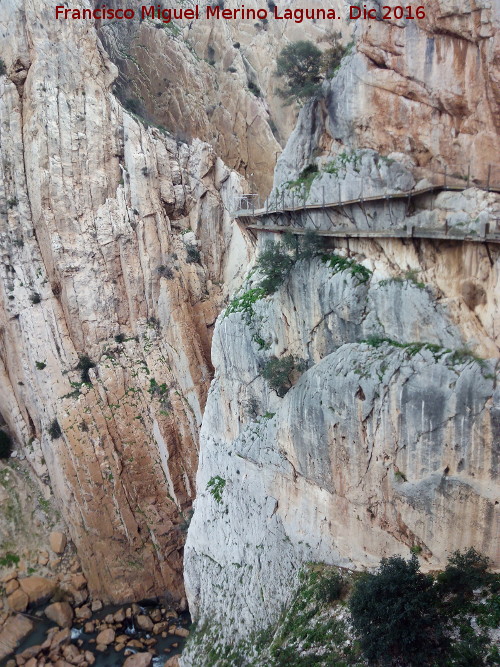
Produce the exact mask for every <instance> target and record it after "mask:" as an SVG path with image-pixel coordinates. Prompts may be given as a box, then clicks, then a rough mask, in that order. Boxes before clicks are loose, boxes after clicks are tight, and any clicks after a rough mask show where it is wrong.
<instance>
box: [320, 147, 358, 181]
mask: <svg viewBox="0 0 500 667" xmlns="http://www.w3.org/2000/svg"><path fill="white" fill-rule="evenodd" d="M360 162H361V155H360V154H359V153H357V152H356V151H352V152H348V151H342V153H339V155H337V157H336V158H335V159H333V160H331V161H330V162H328V163H327V164H326V165H325V166H324V168H323V171H324V172H326V173H327V174H333V175H334V176H338V175H339V173H340V172H341V171H345V170H346V168H347V165H348V164H351V165H352V167H353V169H354V171H356V172H359V164H360Z"/></svg>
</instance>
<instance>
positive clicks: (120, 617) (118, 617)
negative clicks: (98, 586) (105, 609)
mask: <svg viewBox="0 0 500 667" xmlns="http://www.w3.org/2000/svg"><path fill="white" fill-rule="evenodd" d="M113 620H114V622H115V623H123V621H124V620H125V610H124V609H118V611H117V612H115V613H114V614H113Z"/></svg>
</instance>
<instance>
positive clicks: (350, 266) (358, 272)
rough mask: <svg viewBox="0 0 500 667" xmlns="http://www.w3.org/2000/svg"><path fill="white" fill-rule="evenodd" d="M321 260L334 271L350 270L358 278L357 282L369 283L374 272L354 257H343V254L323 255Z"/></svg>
mask: <svg viewBox="0 0 500 667" xmlns="http://www.w3.org/2000/svg"><path fill="white" fill-rule="evenodd" d="M321 261H322V262H323V263H324V264H326V265H327V266H329V267H330V268H331V269H333V272H334V273H339V272H341V271H348V272H349V273H350V274H351V276H352V277H353V278H355V279H356V280H357V284H358V285H360V284H361V283H367V282H368V281H369V280H370V277H371V275H372V272H371V271H370V269H367V268H366V266H363V265H362V264H358V263H357V262H355V261H354V260H353V259H349V258H348V257H342V256H341V255H335V254H332V255H323V256H322V257H321Z"/></svg>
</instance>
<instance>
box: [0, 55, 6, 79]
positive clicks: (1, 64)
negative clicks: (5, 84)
mask: <svg viewBox="0 0 500 667" xmlns="http://www.w3.org/2000/svg"><path fill="white" fill-rule="evenodd" d="M6 72H7V68H6V66H5V63H4V61H3V60H2V59H1V58H0V76H3V75H4V74H5V73H6Z"/></svg>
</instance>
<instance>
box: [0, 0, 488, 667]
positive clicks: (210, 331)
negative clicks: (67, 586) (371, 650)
mask: <svg viewBox="0 0 500 667" xmlns="http://www.w3.org/2000/svg"><path fill="white" fill-rule="evenodd" d="M73 5H74V6H78V7H90V6H91V3H90V2H86V1H81V2H78V3H73ZM428 5H429V6H428V11H427V17H426V19H425V20H422V21H421V22H416V21H413V22H411V21H407V22H404V21H392V22H389V23H384V22H381V21H374V22H365V23H361V22H359V23H358V24H357V25H356V27H355V31H354V39H355V46H354V48H353V49H352V51H351V52H350V53H349V54H348V55H346V57H345V59H344V60H343V63H342V66H341V68H340V70H339V72H338V73H337V75H336V77H335V78H334V79H333V80H332V81H328V82H325V83H324V85H323V92H322V95H321V96H320V97H319V98H318V100H316V101H314V102H312V103H310V104H308V105H306V107H305V108H304V109H303V111H302V112H301V114H300V116H299V118H298V122H297V125H296V129H295V130H294V132H293V134H292V136H291V137H290V140H289V141H288V143H287V146H286V148H285V150H284V151H283V154H282V156H281V158H280V159H279V161H278V165H277V169H276V172H275V175H274V192H276V191H279V192H281V191H283V189H287V188H285V183H286V182H288V181H294V180H297V179H299V178H300V174H301V172H302V170H303V169H304V168H305V167H307V166H308V165H310V164H313V165H316V166H317V168H318V177H317V179H315V182H314V183H313V186H312V191H313V192H314V188H317V192H320V189H319V188H322V187H328V188H332V189H336V187H337V186H338V184H339V183H340V185H341V188H345V191H346V192H354V191H355V190H356V188H357V187H358V185H359V180H360V175H361V177H362V178H363V179H365V180H366V181H370V182H371V183H372V185H373V187H374V188H377V187H379V186H380V187H385V185H387V184H390V185H391V186H392V185H394V184H395V185H396V186H397V187H398V188H400V189H402V190H404V189H405V188H406V189H407V188H408V187H412V185H413V184H414V183H416V182H417V181H418V180H419V179H425V178H426V177H428V176H429V175H431V174H433V173H435V172H442V171H443V169H444V168H445V167H446V169H447V170H448V173H452V172H457V173H459V174H461V175H464V174H466V173H467V171H468V169H469V167H470V169H471V173H472V177H473V179H474V178H476V179H478V180H479V181H481V182H483V181H484V180H485V179H486V178H487V170H488V164H490V163H493V165H494V162H495V160H496V159H497V158H496V156H497V155H498V154H499V151H498V149H499V138H498V130H499V114H498V109H499V101H500V77H499V67H498V65H499V57H500V56H499V48H500V47H499V36H498V35H499V32H498V24H499V20H500V18H499V15H498V8H497V6H496V5H491V4H490V3H487V2H469V1H468V0H460V1H459V2H449V1H448V0H440V1H438V0H435V1H434V2H429V3H428ZM228 6H229V5H228ZM231 6H233V5H231ZM234 6H235V5H234ZM248 6H251V5H248ZM332 6H336V5H333V4H332ZM2 12H3V13H2V18H1V23H0V41H1V57H2V60H3V61H4V62H5V66H6V72H5V74H3V75H0V170H1V171H0V241H1V245H2V261H1V270H2V281H1V286H0V320H1V321H0V332H1V346H0V352H1V364H0V373H1V383H0V414H1V416H2V424H3V422H5V424H6V429H7V430H8V432H9V433H10V434H11V435H12V437H13V441H14V448H15V451H16V459H15V460H14V463H16V465H18V466H19V467H18V469H16V470H14V472H12V467H11V466H12V465H14V464H13V463H12V461H10V462H9V463H8V464H2V467H1V470H0V473H1V474H0V481H2V485H1V489H0V490H1V494H0V505H1V506H2V507H3V508H5V507H7V506H8V507H12V508H14V509H12V510H9V511H6V512H5V513H4V514H3V516H2V519H1V527H2V538H3V539H4V540H5V541H4V544H6V545H7V547H8V548H10V546H11V545H12V544H15V543H16V539H17V540H18V545H19V546H22V547H23V548H24V547H26V549H28V551H29V552H30V551H33V552H35V551H36V549H37V548H38V547H39V545H40V542H41V541H42V542H43V540H44V535H45V533H44V530H45V529H44V526H45V525H47V526H48V525H49V524H50V525H51V526H52V525H56V526H57V527H59V528H61V529H65V530H66V529H67V530H68V531H69V535H70V537H71V539H72V541H73V542H74V544H75V546H76V549H77V552H78V555H79V557H80V559H81V561H82V565H83V569H84V572H85V575H86V577H87V579H88V582H89V588H90V589H91V591H92V592H93V593H94V594H98V595H100V596H101V597H103V598H104V599H105V600H111V601H121V600H125V599H132V598H136V599H139V598H143V597H146V596H150V595H157V594H163V593H165V592H166V591H169V592H170V593H172V594H173V595H174V596H176V597H180V596H182V595H183V592H184V584H183V572H182V568H183V544H184V540H185V531H186V528H187V525H188V523H189V518H190V508H191V504H192V500H193V498H194V496H195V493H196V494H197V495H198V498H197V501H196V511H195V513H194V516H193V519H192V522H191V526H190V529H189V537H188V543H187V550H186V556H185V563H184V566H185V580H186V587H187V594H188V598H189V603H190V606H191V609H192V612H193V615H194V617H195V618H196V620H197V621H198V622H199V627H200V628H201V627H203V626H207V624H208V626H210V627H209V630H208V631H207V633H206V636H205V639H207V640H208V641H212V640H213V639H214V637H215V634H214V632H215V633H219V632H220V637H219V640H220V642H221V643H222V644H224V643H225V642H229V641H233V639H234V638H238V637H243V636H245V635H246V634H248V632H250V631H252V630H258V629H262V628H264V627H266V625H268V624H269V623H271V622H272V621H273V620H275V619H276V617H277V615H278V614H279V612H280V609H281V607H282V605H283V604H284V603H285V602H286V600H287V599H288V595H289V593H290V590H291V588H293V581H294V577H295V574H296V572H297V571H298V569H299V568H300V566H301V565H302V564H303V563H304V562H306V561H308V560H322V561H325V562H334V563H339V564H344V565H349V566H355V567H361V566H372V565H374V564H376V562H377V561H378V559H379V558H380V557H381V556H382V555H387V554H391V553H401V552H404V553H407V551H408V548H410V547H418V548H419V549H420V552H421V555H422V562H423V564H424V566H425V567H428V568H433V567H439V566H441V565H442V564H443V562H444V559H445V557H446V553H447V552H448V551H449V550H450V549H453V548H459V547H462V546H468V545H470V544H474V545H475V546H476V547H477V548H478V549H480V550H482V551H484V553H486V554H488V555H489V556H490V557H491V558H492V559H494V560H496V561H498V543H497V542H495V541H494V537H495V535H498V506H497V505H495V497H496V496H498V485H497V482H496V475H497V466H498V460H497V456H498V452H497V450H496V449H495V443H498V423H499V408H498V389H497V370H498V369H497V365H496V360H497V359H498V349H499V331H498V317H497V315H496V313H498V305H499V304H498V294H499V285H498V281H499V277H498V266H499V259H498V251H497V250H496V249H495V247H494V246H493V245H485V244H476V243H465V244H462V243H458V244H457V243H455V244H453V243H452V244H446V243H436V244H434V243H432V242H430V241H429V242H414V241H411V240H409V241H404V242H403V241H397V240H394V241H385V242H383V241H377V242H374V241H361V240H360V241H356V242H351V244H350V246H349V250H347V248H344V249H342V246H343V244H342V243H340V244H339V246H340V247H341V252H343V253H344V254H346V255H347V254H348V252H349V253H350V255H351V259H353V261H355V262H356V263H357V264H359V265H363V266H365V267H366V268H367V269H369V270H370V271H372V273H371V274H370V279H369V280H368V281H367V282H361V283H360V282H359V281H358V280H356V278H355V277H354V276H352V275H351V274H349V273H348V272H340V273H333V272H332V271H331V269H330V268H329V267H327V266H326V265H325V264H323V263H321V262H320V261H319V260H318V259H314V260H310V261H304V262H302V263H300V264H297V265H296V267H295V268H294V271H293V273H292V274H291V276H290V279H289V280H288V282H287V283H286V284H285V285H284V286H283V287H282V288H281V289H280V290H279V291H278V292H277V293H276V294H275V295H274V296H273V297H271V298H269V299H265V300H263V301H261V302H259V303H257V304H256V305H255V313H256V316H255V318H254V319H253V320H252V322H250V323H248V322H246V320H245V318H244V317H243V316H242V315H241V314H238V313H233V314H231V315H229V316H228V317H224V316H223V314H220V313H221V311H222V310H223V309H224V305H225V303H226V301H227V296H228V295H229V294H234V293H235V291H236V290H237V289H238V288H239V286H240V285H241V283H242V281H243V275H244V273H245V271H246V270H247V267H248V265H249V262H251V260H252V259H253V258H254V256H255V253H256V251H257V250H258V249H259V248H260V247H262V245H263V243H264V240H265V239H264V237H263V236H262V235H260V236H259V238H258V239H257V241H256V242H255V239H254V238H253V237H252V236H251V235H248V234H246V233H244V232H243V231H242V230H240V228H239V227H238V225H237V224H236V223H235V222H234V221H233V220H232V219H231V216H230V210H231V209H232V207H233V201H234V198H235V197H236V196H238V195H239V194H240V193H241V192H242V191H243V190H248V189H251V190H255V189H258V190H259V191H260V192H261V193H262V194H266V193H267V191H268V190H269V189H270V188H271V186H272V183H273V176H272V173H271V172H272V167H273V165H274V163H275V161H276V157H277V155H278V154H279V153H280V151H281V144H282V143H283V142H284V140H285V139H287V137H288V133H289V132H290V130H291V128H292V125H293V123H294V121H295V111H294V110H293V109H288V110H285V111H284V112H282V110H281V106H280V101H279V99H278V97H277V96H276V94H275V92H274V86H275V81H274V80H273V77H272V71H273V68H274V61H275V58H276V55H277V53H278V51H279V49H280V48H281V46H282V44H283V42H282V40H283V39H284V38H287V39H292V40H293V39H298V38H301V37H304V36H305V37H309V38H311V39H313V40H315V41H316V42H317V43H318V44H319V45H320V46H321V47H322V48H325V47H326V46H327V45H328V43H329V39H330V37H329V36H328V32H329V27H328V26H326V25H325V24H321V23H320V22H319V23H317V24H304V25H303V26H300V25H297V24H294V23H291V22H288V23H287V24H286V25H285V24H284V25H283V26H282V25H281V24H280V25H275V24H273V23H272V22H271V21H270V22H269V24H268V25H266V24H263V25H259V26H256V25H254V22H252V21H250V22H240V23H234V24H230V23H228V24H225V23H220V24H216V25H215V24H212V25H210V26H208V27H207V25H202V24H201V23H200V24H196V25H193V26H190V25H188V24H182V23H180V24H179V25H176V24H175V25H174V26H170V27H165V26H164V25H163V24H161V22H151V23H150V22H148V23H146V24H140V25H134V26H132V25H129V26H121V27H119V26H116V25H97V26H95V27H94V26H93V25H92V24H91V23H90V22H84V21H81V22H78V21H66V22H58V23H56V22H55V21H54V19H53V17H52V14H51V12H48V10H47V6H46V3H43V2H41V0H4V2H3V4H2ZM338 23H339V25H340V26H342V28H341V29H342V31H343V34H344V36H343V40H344V43H347V42H348V41H349V40H350V37H351V32H352V26H347V25H346V24H345V23H344V22H343V21H342V22H341V21H339V22H338ZM236 44H239V46H235V45H236ZM229 68H232V69H234V70H236V71H234V72H233V71H230V69H229ZM250 84H252V85H251V86H250ZM249 88H250V89H249ZM257 89H259V90H260V91H261V97H259V96H258V95H256V94H254V93H255V92H256V91H257ZM252 90H253V92H252ZM131 100H132V102H131ZM134 100H135V102H134ZM124 105H125V106H127V107H128V110H127V109H124ZM273 123H274V125H275V127H274V128H273ZM273 130H274V134H273ZM189 138H192V140H191V141H190V142H188V143H186V142H184V141H183V139H189ZM357 151H358V152H360V151H361V152H362V151H364V153H363V157H362V158H360V159H361V165H360V167H359V169H358V164H357V162H356V160H354V159H353V160H350V159H349V160H347V163H345V164H344V163H342V164H341V168H340V169H338V170H337V173H329V172H327V171H325V167H326V166H327V165H328V164H329V163H330V162H332V161H334V160H337V159H340V158H339V156H341V155H347V156H352V155H355V154H357V153H356V152H357ZM344 162H346V161H345V159H344ZM494 168H496V166H495V165H494ZM234 170H236V171H234ZM238 172H239V173H238ZM243 177H246V182H245V180H244V178H243ZM493 178H494V179H496V178H497V177H496V172H493ZM498 206H499V204H498V197H496V196H495V195H494V194H491V193H490V194H489V195H486V194H481V193H480V192H479V191H477V190H474V189H473V188H472V189H470V190H469V191H467V193H465V194H453V195H452V196H451V195H449V194H448V193H441V195H439V198H437V199H436V201H435V202H433V213H432V215H434V216H435V217H436V220H437V221H438V222H439V221H442V220H444V219H446V220H450V221H455V223H457V224H458V223H460V224H467V225H468V226H469V227H474V226H477V225H478V224H479V222H481V221H485V220H488V221H490V220H491V221H492V220H493V219H494V218H495V217H498ZM412 215H413V216H414V217H415V219H417V217H418V216H420V218H418V219H421V218H425V219H427V218H428V217H429V215H430V213H429V211H428V209H426V208H425V207H424V208H423V209H422V210H419V211H413V212H412ZM379 222H381V223H384V220H379ZM399 223H401V224H404V223H405V220H398V224H399ZM367 224H371V223H367ZM416 224H418V220H417V223H416ZM266 238H267V237H266ZM415 276H417V278H415ZM257 280H258V275H253V276H252V277H250V278H248V279H247V280H246V281H244V283H243V288H242V289H243V290H244V289H247V288H248V287H249V286H251V285H252V284H256V281H257ZM218 316H219V319H218V320H217V317H218ZM216 320H217V323H216ZM214 331H215V333H214ZM212 336H213V348H212V351H211V346H212ZM373 337H375V338H376V339H378V340H381V339H383V338H387V339H389V341H392V342H387V341H386V342H381V343H380V344H377V345H374V344H369V343H364V342H362V341H363V340H369V339H370V338H372V339H373ZM262 341H263V342H264V344H263V345H262ZM415 341H417V342H421V343H428V344H429V345H432V346H435V347H432V346H431V347H427V348H419V349H418V350H417V351H416V352H415V353H414V354H411V353H410V352H409V351H408V347H398V345H395V344H394V342H396V343H398V344H399V345H400V346H401V345H403V346H404V345H407V344H410V343H414V342H415ZM466 347H467V349H466V350H464V348H466ZM288 354H293V355H294V356H296V357H297V358H300V359H301V360H302V362H303V366H304V369H305V370H304V372H303V373H302V375H301V376H300V378H299V377H298V374H297V377H296V378H295V380H296V384H295V386H294V387H293V388H292V389H291V390H290V391H289V392H288V393H287V394H286V396H284V397H283V398H280V397H278V396H277V395H276V394H275V392H273V391H271V390H270V388H269V386H268V384H267V383H266V382H265V381H264V379H263V378H262V374H261V373H262V367H263V364H265V363H266V361H267V360H268V359H269V358H270V357H271V355H276V356H284V355H288ZM476 357H477V358H476ZM214 372H215V377H214ZM212 379H213V381H212ZM205 405H206V408H205ZM200 430H201V436H200ZM198 453H199V456H200V466H199V469H198V473H197V466H198ZM17 462H19V463H17ZM6 475H7V476H8V479H7V482H8V483H5V484H4V483H3V482H4V481H5V480H6ZM196 475H197V479H196V480H195V476H196ZM217 476H220V477H221V478H223V479H224V481H225V487H224V490H223V492H222V502H221V503H220V504H219V503H217V502H216V500H215V499H214V497H213V496H212V495H211V494H210V493H209V492H208V490H207V484H208V482H209V480H210V479H212V478H213V477H217ZM25 478H26V479H25ZM26 480H28V481H26ZM25 489H27V491H26V493H29V494H32V497H33V498H36V499H37V501H38V502H37V505H38V507H37V509H36V510H35V511H33V512H32V513H30V511H29V508H28V506H27V505H26V504H23V503H22V502H21V501H19V496H20V494H21V495H22V493H24V492H25ZM14 496H15V499H14V500H13V498H14ZM57 512H59V513H60V516H58V515H57ZM49 514H50V517H49V516H48V515H49ZM497 564H498V562H497ZM208 626H207V627H208ZM221 628H223V629H222V630H221ZM212 630H213V632H212ZM205 649H206V644H205V643H204V641H203V637H202V641H200V642H198V643H193V645H192V646H191V648H190V649H189V650H188V652H187V653H186V655H185V657H184V658H183V660H184V663H185V664H186V665H188V664H193V665H200V664H204V657H203V656H204V655H205Z"/></svg>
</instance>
